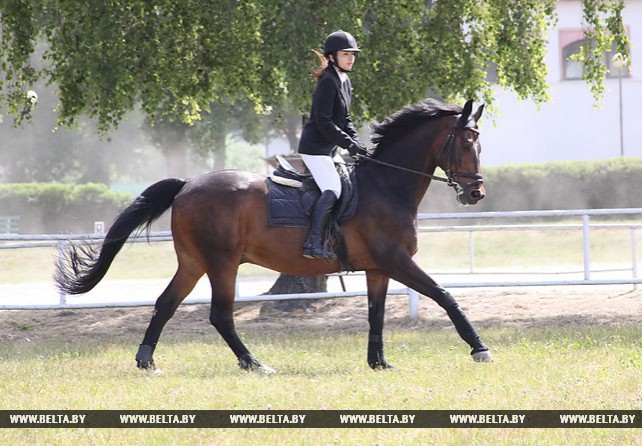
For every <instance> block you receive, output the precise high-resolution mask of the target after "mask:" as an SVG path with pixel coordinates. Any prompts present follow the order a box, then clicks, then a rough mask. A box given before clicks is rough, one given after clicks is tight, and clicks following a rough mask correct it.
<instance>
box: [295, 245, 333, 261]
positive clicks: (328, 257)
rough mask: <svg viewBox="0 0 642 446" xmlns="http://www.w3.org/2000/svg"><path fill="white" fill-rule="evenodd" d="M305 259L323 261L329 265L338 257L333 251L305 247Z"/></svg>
mask: <svg viewBox="0 0 642 446" xmlns="http://www.w3.org/2000/svg"><path fill="white" fill-rule="evenodd" d="M303 257H305V258H306V259H322V260H325V261H326V262H328V263H329V262H331V261H333V260H334V259H336V258H337V255H336V254H335V253H333V252H331V251H326V250H324V249H323V248H321V249H314V248H313V247H306V246H304V249H303Z"/></svg>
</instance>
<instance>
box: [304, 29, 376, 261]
mask: <svg viewBox="0 0 642 446" xmlns="http://www.w3.org/2000/svg"><path fill="white" fill-rule="evenodd" d="M359 51H361V50H360V49H359V48H358V47H357V41H356V40H355V39H354V37H352V35H351V34H349V33H347V32H345V31H336V32H333V33H332V34H330V35H329V36H328V37H326V39H325V41H324V44H323V57H322V56H321V55H320V54H319V53H317V55H318V56H319V59H320V61H321V66H320V67H318V68H316V69H314V70H312V75H313V76H314V77H315V78H316V79H317V84H316V87H315V89H314V92H313V93H312V109H311V111H310V116H309V118H308V120H307V122H306V123H305V125H304V126H303V131H302V133H301V140H300V142H299V149H298V152H299V153H300V154H301V158H302V160H303V162H304V163H305V165H306V166H307V168H308V170H310V173H312V176H313V178H314V180H315V182H316V184H317V186H319V189H320V190H321V197H320V198H319V200H318V201H317V203H316V205H315V206H314V209H313V211H312V217H311V224H310V233H309V235H308V239H307V241H306V242H305V244H304V245H303V256H304V257H307V258H311V259H326V260H331V259H333V258H335V257H336V256H335V255H334V253H332V252H327V251H325V249H324V248H323V233H324V231H325V227H326V225H327V224H328V220H329V219H330V215H331V213H332V209H333V207H334V204H335V203H336V201H337V199H338V198H339V197H340V196H341V180H340V177H339V174H338V173H337V171H336V169H335V167H334V161H333V158H334V157H335V156H337V146H338V147H342V148H344V149H346V150H348V152H349V153H350V155H351V156H360V155H361V156H362V155H366V154H367V153H368V152H367V150H366V148H365V146H364V145H363V143H362V142H361V141H360V140H359V137H358V136H357V132H356V130H355V128H354V125H353V124H352V121H351V120H350V115H349V114H348V109H349V108H350V102H351V100H352V84H351V83H350V78H349V77H348V74H347V73H349V72H351V71H352V65H353V64H354V61H355V58H356V53H357V52H359ZM315 52H316V51H315ZM337 157H338V158H340V156H337ZM342 161H343V160H342V159H341V162H342Z"/></svg>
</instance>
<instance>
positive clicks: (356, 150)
mask: <svg viewBox="0 0 642 446" xmlns="http://www.w3.org/2000/svg"><path fill="white" fill-rule="evenodd" d="M348 152H349V153H350V156H351V157H353V158H363V157H366V156H368V149H366V147H365V146H364V145H363V144H362V143H361V142H360V141H354V142H353V143H352V144H350V147H348Z"/></svg>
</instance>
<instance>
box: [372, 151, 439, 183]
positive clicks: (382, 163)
mask: <svg viewBox="0 0 642 446" xmlns="http://www.w3.org/2000/svg"><path fill="white" fill-rule="evenodd" d="M363 160H364V161H370V162H372V163H375V164H381V165H382V166H387V167H392V168H393V169H397V170H403V171H405V172H410V173H414V174H416V175H421V176H422V177H428V178H431V179H433V180H437V181H441V182H443V183H450V180H448V178H444V177H438V176H437V175H431V174H429V173H426V172H421V171H419V170H413V169H408V168H406V167H401V166H397V165H396V164H392V163H387V162H385V161H381V160H378V159H375V158H368V157H365V158H363Z"/></svg>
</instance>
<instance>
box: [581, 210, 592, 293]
mask: <svg viewBox="0 0 642 446" xmlns="http://www.w3.org/2000/svg"><path fill="white" fill-rule="evenodd" d="M582 237H583V241H584V280H591V240H590V236H589V215H588V214H584V215H582Z"/></svg>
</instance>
